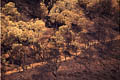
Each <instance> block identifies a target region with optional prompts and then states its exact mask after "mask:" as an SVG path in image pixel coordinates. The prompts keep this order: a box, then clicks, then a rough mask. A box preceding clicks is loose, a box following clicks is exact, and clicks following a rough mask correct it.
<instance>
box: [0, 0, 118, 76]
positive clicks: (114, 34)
mask: <svg viewBox="0 0 120 80" xmlns="http://www.w3.org/2000/svg"><path fill="white" fill-rule="evenodd" d="M119 4H120V1H119V0H2V9H1V13H0V14H1V53H2V55H1V56H2V74H3V76H2V77H3V78H4V73H5V72H6V71H9V70H12V69H14V68H17V67H20V66H21V67H22V68H23V69H24V70H25V69H26V68H25V65H30V64H32V63H35V62H47V63H48V64H51V65H52V64H55V67H56V69H58V67H59V66H58V65H57V62H58V61H60V60H61V56H63V57H64V59H65V60H67V59H66V57H71V56H75V57H76V56H79V54H78V53H82V54H83V55H84V56H87V57H88V56H90V58H92V57H93V55H94V53H95V54H96V53H97V54H98V55H99V56H100V57H101V58H104V57H105V56H104V55H106V54H108V53H107V52H106V50H108V46H109V45H111V44H113V42H114V40H119V39H120V38H119V36H120V35H119V30H120V28H119V12H120V8H119ZM108 43H109V44H108ZM109 48H110V46H109ZM115 50H118V48H115ZM108 52H109V51H108ZM105 53H106V54H105ZM102 54H103V55H102ZM108 55H109V54H108ZM110 55H112V56H114V58H116V57H115V56H116V55H117V56H120V55H119V54H115V55H114V54H113V53H110ZM117 59H118V58H117Z"/></svg>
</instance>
